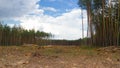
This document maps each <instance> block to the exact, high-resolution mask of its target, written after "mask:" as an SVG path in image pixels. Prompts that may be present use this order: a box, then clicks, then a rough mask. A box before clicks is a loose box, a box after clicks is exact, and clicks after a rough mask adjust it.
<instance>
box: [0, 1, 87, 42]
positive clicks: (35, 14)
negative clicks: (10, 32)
mask: <svg viewBox="0 0 120 68" xmlns="http://www.w3.org/2000/svg"><path fill="white" fill-rule="evenodd" d="M77 2H78V0H0V20H1V21H3V22H4V23H5V24H8V25H9V26H11V27H12V26H14V25H20V26H22V27H23V28H25V29H28V30H29V29H35V30H39V31H44V32H48V33H52V34H53V35H54V38H53V39H67V40H76V39H80V38H82V19H81V9H80V8H79V7H78V5H77ZM83 18H84V19H83V20H84V29H85V30H84V34H85V36H86V32H87V31H86V29H87V15H86V10H83Z"/></svg>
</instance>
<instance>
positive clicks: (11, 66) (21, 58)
mask: <svg viewBox="0 0 120 68" xmlns="http://www.w3.org/2000/svg"><path fill="white" fill-rule="evenodd" d="M0 68H120V47H113V46H111V47H103V48H91V47H82V46H81V47H78V46H0Z"/></svg>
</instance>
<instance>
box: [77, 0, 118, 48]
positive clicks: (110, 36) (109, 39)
mask: <svg viewBox="0 0 120 68" xmlns="http://www.w3.org/2000/svg"><path fill="white" fill-rule="evenodd" d="M78 5H79V7H80V8H81V10H87V20H88V21H87V23H88V27H87V37H88V38H89V40H88V42H89V43H88V44H90V45H100V46H109V45H116V46H118V45H120V0H79V1H78ZM81 14H82V15H83V12H82V11H81ZM82 19H83V18H82ZM83 23H84V21H83V20H82V24H83ZM83 27H84V25H83ZM83 32H84V29H83ZM83 34H84V33H83ZM83 36H84V35H83Z"/></svg>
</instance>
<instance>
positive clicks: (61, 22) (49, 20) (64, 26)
mask: <svg viewBox="0 0 120 68" xmlns="http://www.w3.org/2000/svg"><path fill="white" fill-rule="evenodd" d="M84 14H86V12H85V11H84ZM80 15H81V10H80V9H73V10H71V11H70V12H67V13H63V14H62V15H61V16H58V17H52V16H49V15H44V14H40V15H39V16H36V15H27V16H25V17H22V18H20V21H21V22H22V23H21V25H22V26H23V27H24V28H26V29H33V28H35V29H36V30H43V31H45V32H51V33H52V34H54V35H55V38H56V39H79V38H82V23H81V17H80ZM86 22H87V20H86V18H84V25H87V23H86ZM85 27H86V26H85ZM85 35H86V31H85Z"/></svg>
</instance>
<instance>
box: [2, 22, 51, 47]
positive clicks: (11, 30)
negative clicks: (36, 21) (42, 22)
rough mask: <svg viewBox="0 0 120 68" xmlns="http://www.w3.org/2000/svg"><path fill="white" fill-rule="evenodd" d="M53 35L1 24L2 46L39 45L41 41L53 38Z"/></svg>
mask: <svg viewBox="0 0 120 68" xmlns="http://www.w3.org/2000/svg"><path fill="white" fill-rule="evenodd" d="M51 36H52V34H51V33H46V32H43V31H35V30H34V29H32V30H26V29H23V28H22V27H21V26H13V27H10V26H8V25H4V24H2V23H0V45H22V44H37V43H38V40H40V39H47V38H49V37H51Z"/></svg>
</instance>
